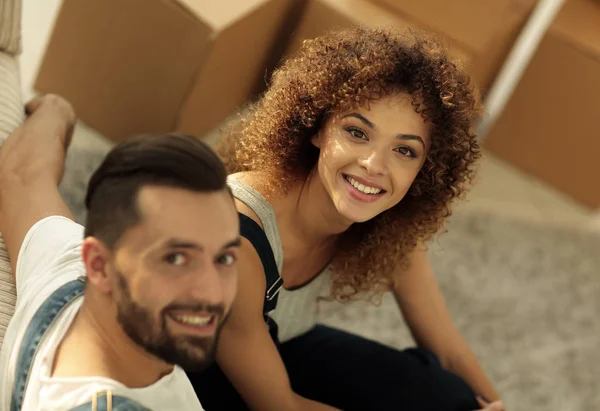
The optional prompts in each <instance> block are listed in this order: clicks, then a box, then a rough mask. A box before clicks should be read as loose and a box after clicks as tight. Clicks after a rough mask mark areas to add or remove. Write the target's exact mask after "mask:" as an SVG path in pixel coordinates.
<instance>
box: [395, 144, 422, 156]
mask: <svg viewBox="0 0 600 411" xmlns="http://www.w3.org/2000/svg"><path fill="white" fill-rule="evenodd" d="M396 151H397V152H398V153H400V154H402V155H403V156H405V157H416V156H417V154H416V153H415V151H414V150H413V149H412V148H409V147H405V146H403V147H398V148H397V149H396Z"/></svg>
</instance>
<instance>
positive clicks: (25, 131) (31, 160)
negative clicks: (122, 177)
mask: <svg viewBox="0 0 600 411" xmlns="http://www.w3.org/2000/svg"><path fill="white" fill-rule="evenodd" d="M27 110H28V112H30V113H31V115H30V116H29V118H28V119H27V120H25V122H24V123H23V124H22V125H21V126H20V127H19V128H17V129H16V130H15V131H14V132H13V133H12V134H11V135H10V136H9V137H8V138H7V139H6V141H5V142H4V144H3V145H2V147H0V231H2V233H3V235H4V241H5V243H6V248H7V250H8V255H9V258H10V260H11V265H12V268H13V273H15V272H16V266H17V258H18V254H19V250H20V248H21V244H22V243H23V239H24V238H25V235H26V234H27V232H28V231H29V229H30V228H31V227H32V226H33V225H34V224H35V223H36V222H37V221H39V220H41V219H43V218H45V217H48V216H51V215H59V216H65V217H68V218H71V212H70V211H69V208H68V207H67V205H66V204H65V202H64V201H63V199H62V197H61V196H60V193H59V191H58V184H59V183H60V180H61V179H62V175H63V172H64V164H65V152H66V149H67V147H68V145H69V143H70V136H71V131H72V128H73V124H74V121H75V114H74V112H73V109H72V107H71V106H70V104H69V103H67V102H66V101H65V100H64V99H62V98H60V97H58V96H54V95H47V96H44V97H41V98H37V99H35V100H33V101H31V102H30V103H29V104H28V105H27Z"/></svg>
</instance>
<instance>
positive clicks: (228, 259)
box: [218, 254, 236, 265]
mask: <svg viewBox="0 0 600 411" xmlns="http://www.w3.org/2000/svg"><path fill="white" fill-rule="evenodd" d="M218 261H219V264H221V265H233V263H235V261H236V258H235V257H234V256H233V255H232V254H223V255H222V256H221V257H219V260H218Z"/></svg>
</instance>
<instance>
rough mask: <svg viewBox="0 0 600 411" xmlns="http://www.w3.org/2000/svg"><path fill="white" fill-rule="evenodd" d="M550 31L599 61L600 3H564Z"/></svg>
mask: <svg viewBox="0 0 600 411" xmlns="http://www.w3.org/2000/svg"><path fill="white" fill-rule="evenodd" d="M550 31H551V33H553V34H556V35H558V36H561V37H562V38H564V39H565V40H567V41H569V42H570V43H571V44H572V45H573V46H575V47H577V48H579V49H580V50H581V51H583V52H585V53H589V54H591V56H592V57H594V58H595V59H598V60H600V2H598V1H594V0H569V1H567V2H565V5H564V6H563V8H562V10H561V11H560V12H559V13H558V15H557V16H556V21H555V22H554V24H553V25H552V28H551V30H550Z"/></svg>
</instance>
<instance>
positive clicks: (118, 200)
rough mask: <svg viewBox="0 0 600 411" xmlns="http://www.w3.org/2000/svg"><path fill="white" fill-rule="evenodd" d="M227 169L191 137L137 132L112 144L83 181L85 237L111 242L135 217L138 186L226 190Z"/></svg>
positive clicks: (211, 190) (204, 145) (211, 151)
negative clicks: (85, 190) (85, 211)
mask: <svg viewBox="0 0 600 411" xmlns="http://www.w3.org/2000/svg"><path fill="white" fill-rule="evenodd" d="M226 179H227V173H226V171H225V167H224V165H223V163H222V162H221V160H220V159H219V157H218V156H217V155H216V154H215V152H214V151H213V150H212V149H211V148H210V147H209V146H208V145H207V144H206V143H204V142H202V141H201V140H199V139H198V138H196V137H192V136H189V135H183V134H159V135H142V136H137V137H134V138H131V139H129V140H126V141H125V142H123V143H121V144H119V145H117V146H116V147H114V148H113V149H112V150H111V151H110V152H109V153H108V155H107V156H106V158H105V159H104V161H103V162H102V164H100V167H98V169H97V170H96V171H95V172H94V174H93V175H92V177H91V179H90V182H89V184H88V189H87V194H86V197H85V205H86V208H87V221H86V225H85V227H86V228H85V236H86V237H88V236H94V237H97V238H98V239H99V240H101V241H102V242H104V243H105V244H106V245H107V246H108V247H110V248H114V247H116V245H117V243H118V241H119V240H120V239H121V237H122V235H123V234H124V233H125V232H126V231H127V230H128V229H130V228H131V227H133V226H135V225H136V224H137V223H138V222H139V220H140V212H139V209H138V204H137V199H138V193H139V191H140V189H141V188H142V187H144V186H150V185H152V186H168V187H174V188H182V189H186V190H190V191H196V192H203V193H204V192H206V193H208V192H216V191H219V190H223V189H226V187H227V182H226Z"/></svg>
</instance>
